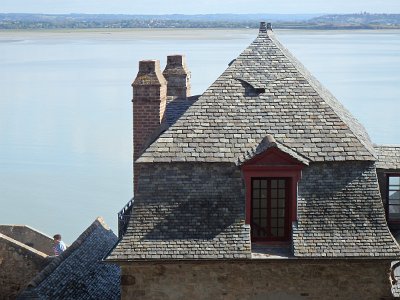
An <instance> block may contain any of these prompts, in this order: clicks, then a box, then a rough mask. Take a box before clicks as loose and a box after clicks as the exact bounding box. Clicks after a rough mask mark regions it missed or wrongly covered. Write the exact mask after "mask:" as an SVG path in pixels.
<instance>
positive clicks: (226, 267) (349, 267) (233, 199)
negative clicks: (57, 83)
mask: <svg viewBox="0 0 400 300" xmlns="http://www.w3.org/2000/svg"><path fill="white" fill-rule="evenodd" d="M172 62H173V63H174V64H173V66H172V65H167V67H166V68H165V71H164V72H163V73H161V70H160V66H159V62H158V61H141V62H140V65H139V72H138V76H137V78H136V79H135V81H134V83H133V107H134V109H133V111H134V116H133V118H134V139H133V143H134V171H135V173H134V174H135V179H134V186H135V197H134V200H133V201H131V202H130V205H129V207H128V208H126V209H124V213H129V218H122V217H121V218H120V219H121V220H124V221H126V225H127V226H126V229H125V228H124V230H122V231H121V233H123V235H122V236H121V239H120V240H119V242H118V243H117V245H116V246H115V248H114V249H113V250H112V251H111V253H110V254H109V256H108V258H107V260H108V261H110V262H115V263H118V264H119V265H120V266H121V271H122V277H121V295H122V299H132V298H135V297H137V298H140V299H187V298H193V299H390V298H391V297H392V293H391V283H390V279H389V273H390V268H391V262H392V261H393V260H396V258H398V257H399V255H400V248H399V245H398V244H397V242H396V240H395V239H394V238H393V235H392V234H391V232H390V230H389V228H388V226H387V222H386V215H387V213H386V214H385V209H384V206H383V203H382V197H381V193H380V186H379V183H378V177H377V167H379V166H381V165H380V164H383V163H384V162H385V159H384V158H383V155H379V153H377V152H379V151H377V149H379V147H378V146H374V145H373V144H372V142H371V140H370V138H369V136H368V134H367V132H366V131H365V129H364V127H363V126H362V125H361V124H360V123H359V122H358V121H357V120H356V119H355V118H354V117H353V116H352V115H351V113H350V112H349V111H348V110H346V109H345V108H344V107H343V106H342V105H341V104H340V102H339V101H338V100H337V99H335V97H334V96H333V95H332V94H331V93H330V92H329V91H327V90H326V89H325V88H324V87H323V86H322V85H321V84H320V83H319V82H318V81H317V80H316V79H315V78H314V77H313V76H312V75H311V74H310V73H309V72H308V71H307V70H306V69H305V67H304V66H303V65H302V64H301V63H300V62H299V61H297V59H296V58H294V57H293V55H291V54H290V52H289V51H288V50H287V49H286V48H285V47H284V46H283V45H282V44H281V43H280V42H279V41H278V40H277V38H276V37H275V34H274V33H273V31H272V29H271V26H270V24H267V25H266V24H265V23H261V25H260V31H259V34H258V36H257V38H256V39H255V40H254V42H253V43H252V44H251V45H250V46H249V47H248V48H246V49H245V50H244V51H243V52H242V53H241V54H240V55H239V56H238V58H237V59H235V60H234V61H232V62H231V63H230V64H229V67H228V68H227V69H226V70H225V72H224V73H223V74H222V75H221V76H220V77H219V78H218V79H217V80H216V81H215V82H214V83H213V84H212V85H211V86H210V87H209V88H208V89H207V90H206V91H205V92H204V93H203V95H201V96H200V97H190V94H188V93H189V92H190V84H189V75H190V74H189V72H188V71H187V67H186V65H185V63H184V57H181V58H180V59H179V58H177V56H174V57H173V58H169V59H168V63H169V64H170V63H172ZM178 69H179V70H180V71H178ZM182 70H184V71H182ZM169 72H171V74H173V75H174V76H180V77H179V78H178V79H177V78H172V77H171V76H172V75H171V76H170V75H169V74H168V73H169ZM163 74H164V75H163ZM168 76H170V77H168ZM165 78H168V80H166V79H165ZM170 82H171V83H173V88H171V89H169V88H168V85H169V84H170ZM176 85H186V86H181V87H180V88H177V87H176ZM182 91H183V92H182ZM396 149H398V148H395V150H394V152H396V151H397V150H396ZM379 170H383V171H382V172H383V173H382V174H386V173H385V170H386V169H384V168H383V169H382V168H381V169H379ZM391 170H392V169H391ZM392 171H393V170H392ZM383 176H386V175H383ZM389 178H392V177H391V176H389ZM395 178H396V177H395ZM390 180H392V181H393V180H394V179H389V181H390ZM395 180H397V179H395ZM395 180H394V181H393V184H392V185H391V190H390V192H389V194H387V195H388V197H389V198H388V199H390V200H388V201H389V202H388V203H389V204H388V205H389V206H387V207H388V209H389V210H388V213H389V216H391V215H390V213H391V212H392V210H395V209H397V207H395V206H396V203H397V202H396V201H394V200H395V197H397V196H393V194H394V193H392V191H393V190H394V189H395V187H397V185H395V183H396V182H397V181H395ZM392 181H390V183H391V182H392ZM392 186H393V187H392ZM381 189H384V187H383V186H381ZM396 199H397V198H396ZM399 201H400V200H399ZM392 202H393V203H392ZM396 216H397V215H395V213H393V217H394V218H395V217H396Z"/></svg>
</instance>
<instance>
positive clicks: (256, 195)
mask: <svg viewBox="0 0 400 300" xmlns="http://www.w3.org/2000/svg"><path fill="white" fill-rule="evenodd" d="M253 198H260V190H254V191H253Z"/></svg>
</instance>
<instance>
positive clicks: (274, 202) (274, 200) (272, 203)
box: [271, 199, 278, 208]
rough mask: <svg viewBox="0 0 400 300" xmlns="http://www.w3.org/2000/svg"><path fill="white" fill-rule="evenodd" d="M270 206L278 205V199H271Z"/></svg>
mask: <svg viewBox="0 0 400 300" xmlns="http://www.w3.org/2000/svg"><path fill="white" fill-rule="evenodd" d="M271 207H273V208H275V207H278V199H271Z"/></svg>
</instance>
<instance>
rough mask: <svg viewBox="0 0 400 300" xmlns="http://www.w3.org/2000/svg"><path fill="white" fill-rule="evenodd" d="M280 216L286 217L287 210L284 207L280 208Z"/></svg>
mask: <svg viewBox="0 0 400 300" xmlns="http://www.w3.org/2000/svg"><path fill="white" fill-rule="evenodd" d="M278 216H279V217H284V216H285V210H284V209H280V210H279V215H278Z"/></svg>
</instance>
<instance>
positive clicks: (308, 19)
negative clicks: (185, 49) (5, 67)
mask: <svg viewBox="0 0 400 300" xmlns="http://www.w3.org/2000/svg"><path fill="white" fill-rule="evenodd" d="M260 21H269V22H272V23H273V26H274V28H299V29H357V28H364V29H375V28H400V15H398V14H368V13H361V14H351V15H323V16H322V15H318V14H293V15H292V14H211V15H179V14H177V15H95V14H67V15H54V14H0V29H58V28H257V27H258V26H259V22H260Z"/></svg>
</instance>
